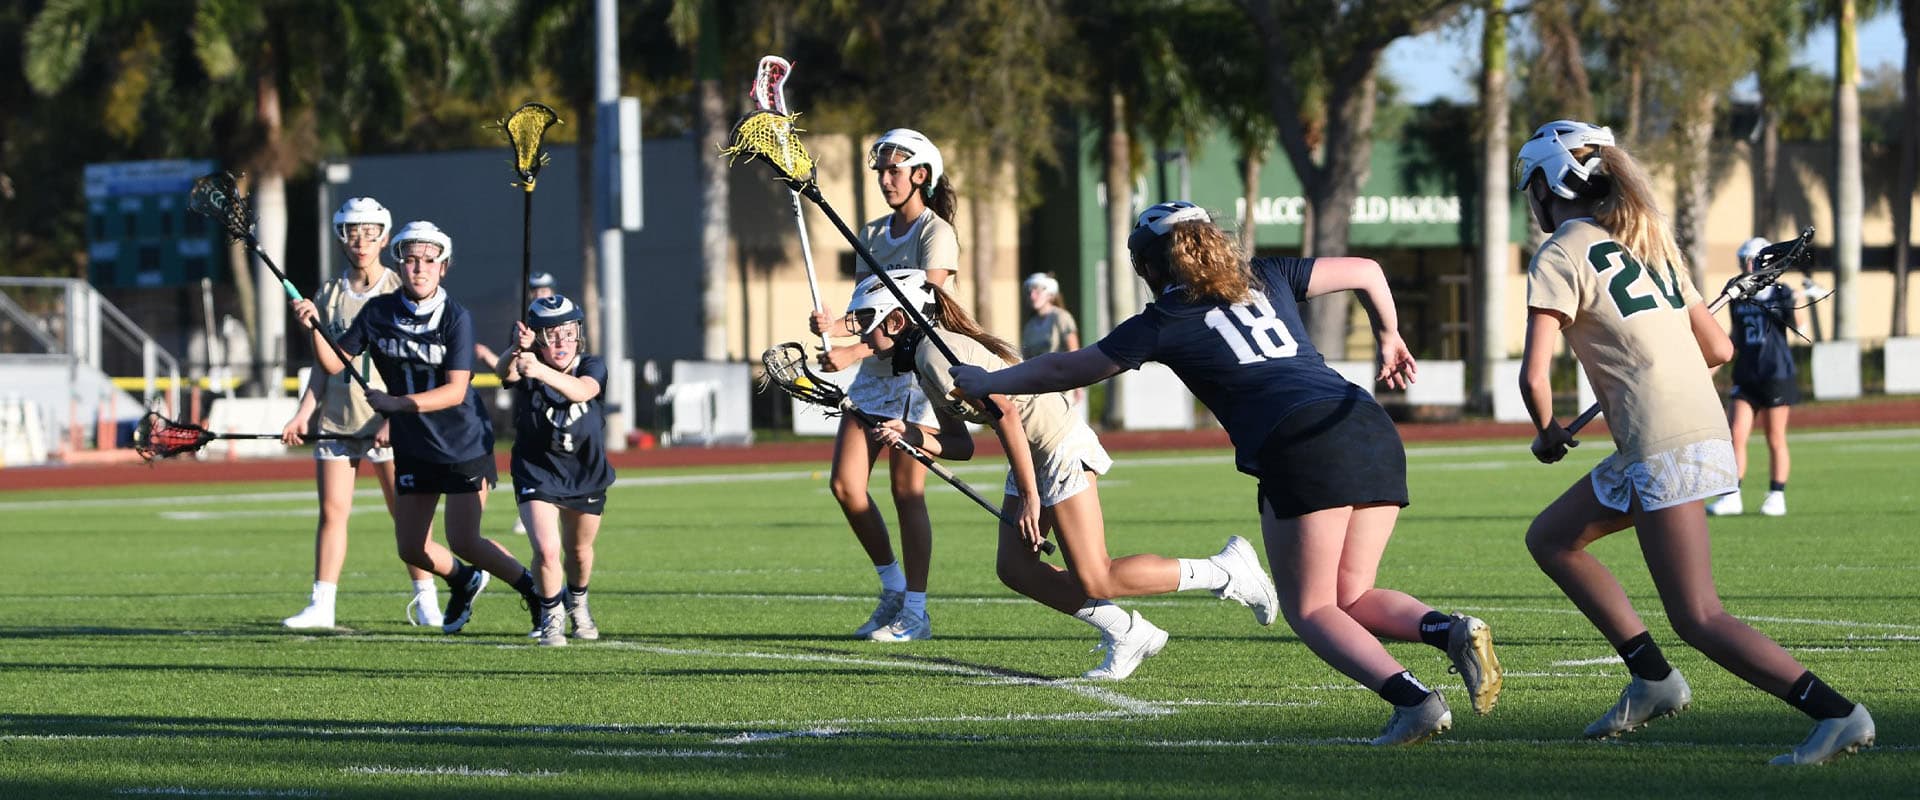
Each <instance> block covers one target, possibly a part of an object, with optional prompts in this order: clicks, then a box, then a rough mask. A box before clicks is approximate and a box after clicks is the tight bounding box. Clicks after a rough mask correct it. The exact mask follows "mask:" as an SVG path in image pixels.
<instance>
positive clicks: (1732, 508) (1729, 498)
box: [1707, 492, 1746, 517]
mask: <svg viewBox="0 0 1920 800" xmlns="http://www.w3.org/2000/svg"><path fill="white" fill-rule="evenodd" d="M1745 511H1746V507H1745V506H1743V505H1741V503H1740V493H1739V492H1734V493H1733V494H1725V495H1721V496H1720V499H1718V500H1715V501H1713V502H1711V503H1708V504H1707V516H1710V517H1737V516H1740V515H1741V514H1742V513H1744V512H1745Z"/></svg>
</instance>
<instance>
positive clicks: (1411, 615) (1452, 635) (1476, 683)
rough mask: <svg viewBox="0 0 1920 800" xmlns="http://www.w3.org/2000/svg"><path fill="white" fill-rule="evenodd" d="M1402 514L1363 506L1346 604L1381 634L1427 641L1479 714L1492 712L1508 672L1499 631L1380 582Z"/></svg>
mask: <svg viewBox="0 0 1920 800" xmlns="http://www.w3.org/2000/svg"><path fill="white" fill-rule="evenodd" d="M1399 518H1400V506H1399V505H1398V504H1394V503H1381V504H1376V505H1366V506H1358V507H1355V508H1354V510H1353V516H1352V518H1351V519H1350V520H1349V521H1348V523H1347V542H1346V547H1345V549H1343V550H1342V551H1341V553H1340V582H1339V586H1338V588H1337V590H1336V591H1337V592H1338V597H1339V602H1340V607H1341V608H1343V609H1346V611H1347V614H1348V615H1349V616H1352V617H1353V619H1354V621H1355V622H1358V623H1360V624H1361V625H1362V626H1364V627H1365V628H1366V629H1367V630H1368V631H1369V632H1371V633H1373V635H1375V636H1384V637H1386V638H1389V639H1397V640H1400V641H1403V642H1425V643H1426V644H1428V645H1431V646H1433V647H1435V648H1437V649H1439V650H1440V651H1441V652H1443V653H1446V654H1447V657H1448V658H1449V659H1450V660H1451V661H1452V662H1453V671H1454V672H1457V673H1459V674H1460V678H1461V680H1462V681H1463V682H1464V683H1466V686H1467V695H1468V697H1469V698H1470V699H1471V701H1472V705H1473V710H1474V713H1477V714H1486V713H1487V712H1489V711H1492V710H1493V706H1494V704H1495V703H1497V702H1499V700H1500V688H1501V686H1502V683H1503V680H1504V678H1503V676H1504V673H1503V672H1502V670H1501V668H1500V659H1499V657H1498V656H1496V655H1495V654H1494V652H1493V632H1492V630H1491V629H1490V628H1488V627H1487V623H1486V622H1484V621H1482V620H1481V619H1479V618H1478V617H1473V616H1468V615H1465V614H1447V613H1444V612H1440V611H1435V610H1434V609H1433V607H1432V606H1429V605H1427V604H1426V603H1424V602H1421V601H1420V600H1418V599H1416V598H1414V597H1413V596H1412V595H1409V594H1406V593H1405V592H1400V591H1396V590H1394V589H1382V588H1380V587H1379V586H1376V585H1375V580H1376V578H1377V577H1378V575H1379V571H1380V559H1381V557H1382V555H1384V554H1385V552H1386V549H1387V542H1388V541H1389V540H1390V539H1392V538H1393V529H1394V525H1395V524H1396V523H1397V522H1398V521H1399Z"/></svg>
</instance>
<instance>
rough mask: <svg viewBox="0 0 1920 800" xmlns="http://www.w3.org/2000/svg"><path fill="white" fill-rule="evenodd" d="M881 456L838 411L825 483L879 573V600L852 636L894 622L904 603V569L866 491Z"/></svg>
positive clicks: (853, 421) (861, 429) (858, 636)
mask: <svg viewBox="0 0 1920 800" xmlns="http://www.w3.org/2000/svg"><path fill="white" fill-rule="evenodd" d="M879 456H880V452H879V451H878V450H876V449H874V446H873V442H872V440H870V439H868V438H867V430H866V428H864V427H862V426H861V425H860V422H859V421H858V420H856V419H854V418H853V417H852V416H851V415H848V416H842V417H841V418H840V431H839V433H838V434H837V435H836V436H835V437H834V440H833V465H832V467H831V471H830V472H829V473H828V477H827V485H828V486H829V487H830V488H831V489H832V490H833V499H834V500H835V501H837V502H839V504H840V512H841V513H842V514H844V515H845V516H846V518H847V526H848V527H851V528H853V536H854V538H855V539H857V540H859V542H860V548H861V549H862V550H865V551H866V553H867V559H868V560H869V561H871V562H872V563H873V570H874V572H876V573H879V576H880V602H879V603H878V604H876V605H875V607H874V609H873V614H872V615H870V616H868V617H867V621H866V622H865V623H863V624H861V625H860V627H859V628H857V629H855V630H854V632H853V637H854V638H856V639H865V638H867V637H868V636H870V635H872V633H873V632H874V631H876V630H879V629H880V627H881V626H883V625H886V624H887V623H889V622H892V621H893V618H894V617H897V616H899V615H900V608H901V606H903V605H904V604H905V603H906V595H907V574H906V571H905V570H903V569H901V568H900V563H899V562H898V561H897V560H895V559H894V556H893V541H892V539H891V537H889V536H888V535H887V521H886V518H885V517H883V516H881V514H880V508H879V507H878V506H877V505H875V504H874V502H873V495H872V494H870V493H869V492H868V491H867V481H868V479H869V477H870V476H871V475H872V472H873V463H874V461H875V460H877V459H878V458H879Z"/></svg>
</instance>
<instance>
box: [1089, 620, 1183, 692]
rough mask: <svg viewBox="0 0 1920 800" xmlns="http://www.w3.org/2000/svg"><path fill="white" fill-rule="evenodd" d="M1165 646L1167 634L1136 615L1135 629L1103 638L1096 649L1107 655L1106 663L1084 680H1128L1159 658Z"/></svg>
mask: <svg viewBox="0 0 1920 800" xmlns="http://www.w3.org/2000/svg"><path fill="white" fill-rule="evenodd" d="M1166 646H1167V632H1166V631H1164V630H1161V629H1160V627H1159V626H1157V625H1154V624H1153V623H1151V622H1148V621H1147V618H1146V617H1143V616H1140V612H1138V611H1135V612H1133V625H1132V626H1131V627H1129V628H1127V630H1126V632H1125V633H1122V634H1119V635H1114V634H1111V633H1102V634H1100V646H1099V647H1096V648H1094V649H1095V650H1105V651H1107V657H1106V660H1104V661H1101V662H1100V666H1097V667H1094V668H1093V669H1090V670H1087V673H1086V674H1085V675H1084V676H1082V677H1085V678H1089V679H1091V680H1096V681H1118V680H1125V679H1126V677H1127V676H1128V675H1132V674H1133V671H1134V670H1136V669H1139V668H1140V662H1142V661H1145V660H1147V659H1149V658H1152V657H1154V656H1157V655H1159V654H1160V649H1161V648H1163V647H1166Z"/></svg>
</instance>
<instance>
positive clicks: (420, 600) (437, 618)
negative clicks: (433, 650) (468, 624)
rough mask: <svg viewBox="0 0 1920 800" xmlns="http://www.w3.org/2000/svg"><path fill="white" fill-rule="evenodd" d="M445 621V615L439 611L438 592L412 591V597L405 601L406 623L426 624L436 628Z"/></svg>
mask: <svg viewBox="0 0 1920 800" xmlns="http://www.w3.org/2000/svg"><path fill="white" fill-rule="evenodd" d="M445 623H446V617H445V616H444V615H442V614H441V613H440V595H439V593H438V592H414V593H413V599H412V600H409V601H407V624H408V625H428V626H432V627H435V628H438V627H440V626H441V625H443V624H445Z"/></svg>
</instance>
